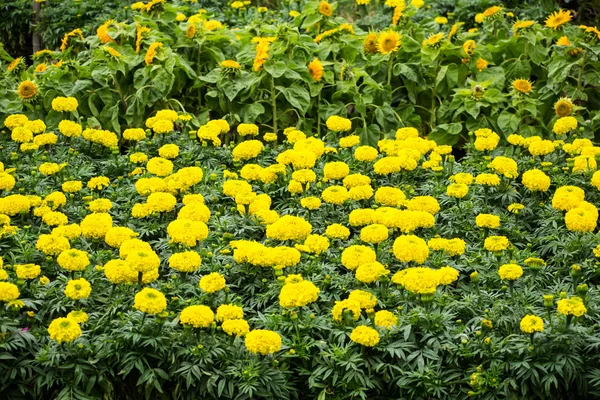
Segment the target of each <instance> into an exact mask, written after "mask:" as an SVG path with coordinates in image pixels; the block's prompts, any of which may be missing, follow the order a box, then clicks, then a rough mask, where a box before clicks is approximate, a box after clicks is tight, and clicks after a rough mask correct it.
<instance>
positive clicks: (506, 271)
mask: <svg viewBox="0 0 600 400" xmlns="http://www.w3.org/2000/svg"><path fill="white" fill-rule="evenodd" d="M498 275H500V279H502V280H505V281H515V280H517V279H519V278H520V277H521V276H523V268H521V266H520V265H517V264H504V265H502V266H501V267H500V268H499V269H498Z"/></svg>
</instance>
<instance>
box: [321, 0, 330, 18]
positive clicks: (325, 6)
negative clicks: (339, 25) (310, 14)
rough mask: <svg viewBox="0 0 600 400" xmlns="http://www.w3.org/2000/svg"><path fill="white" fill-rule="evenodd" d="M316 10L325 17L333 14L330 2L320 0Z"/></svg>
mask: <svg viewBox="0 0 600 400" xmlns="http://www.w3.org/2000/svg"><path fill="white" fill-rule="evenodd" d="M318 10H319V12H320V13H321V14H322V15H324V16H326V17H331V15H332V14H333V7H331V4H329V3H328V2H326V1H321V2H320V3H319V8H318Z"/></svg>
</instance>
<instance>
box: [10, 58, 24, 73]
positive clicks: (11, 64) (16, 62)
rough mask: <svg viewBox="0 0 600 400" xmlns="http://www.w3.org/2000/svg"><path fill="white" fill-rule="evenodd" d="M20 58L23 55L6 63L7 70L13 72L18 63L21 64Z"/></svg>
mask: <svg viewBox="0 0 600 400" xmlns="http://www.w3.org/2000/svg"><path fill="white" fill-rule="evenodd" d="M21 60H23V57H17V58H15V59H14V60H12V61H11V63H10V64H8V67H7V68H6V70H7V71H8V72H13V71H14V70H15V69H16V68H17V67H18V66H19V64H21Z"/></svg>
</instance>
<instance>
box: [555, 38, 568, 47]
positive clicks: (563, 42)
mask: <svg viewBox="0 0 600 400" xmlns="http://www.w3.org/2000/svg"><path fill="white" fill-rule="evenodd" d="M556 45H557V46H565V47H570V46H571V42H570V41H569V38H568V37H567V35H564V36H561V37H560V38H559V39H558V40H557V41H556Z"/></svg>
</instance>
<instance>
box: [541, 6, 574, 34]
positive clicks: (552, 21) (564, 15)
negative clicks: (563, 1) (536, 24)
mask: <svg viewBox="0 0 600 400" xmlns="http://www.w3.org/2000/svg"><path fill="white" fill-rule="evenodd" d="M571 19H573V16H572V15H571V11H570V10H566V11H565V10H558V11H555V12H553V13H552V14H550V15H549V16H548V18H546V26H547V27H548V28H552V29H554V30H557V29H558V28H560V27H561V26H562V25H564V24H566V23H567V22H569V21H571Z"/></svg>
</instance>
